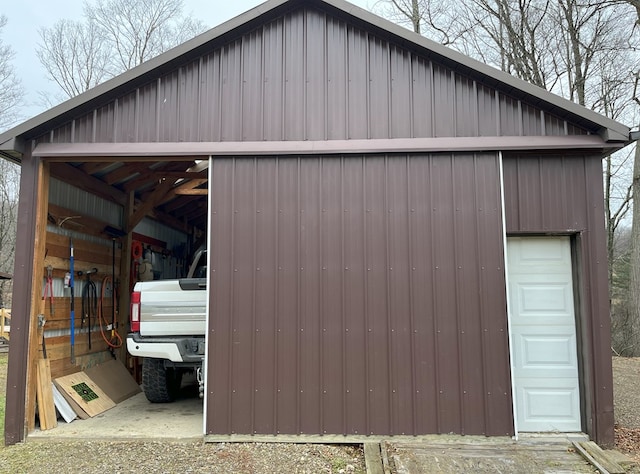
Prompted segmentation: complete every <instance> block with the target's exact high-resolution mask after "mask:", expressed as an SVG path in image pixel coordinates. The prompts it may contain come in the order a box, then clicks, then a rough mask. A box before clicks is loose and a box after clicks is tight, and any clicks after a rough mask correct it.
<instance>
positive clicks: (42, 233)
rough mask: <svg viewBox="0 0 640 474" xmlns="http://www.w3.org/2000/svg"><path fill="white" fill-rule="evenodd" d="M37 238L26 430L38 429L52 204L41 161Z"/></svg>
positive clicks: (32, 284) (34, 255)
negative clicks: (41, 331) (40, 325)
mask: <svg viewBox="0 0 640 474" xmlns="http://www.w3.org/2000/svg"><path fill="white" fill-rule="evenodd" d="M37 175H38V177H37V183H38V184H37V189H36V215H35V236H34V238H35V240H34V243H33V262H31V279H32V283H31V305H30V308H31V309H30V311H29V319H30V322H29V350H28V363H27V380H26V396H25V417H26V420H25V421H26V426H27V432H32V431H33V430H34V429H35V423H36V420H35V418H36V386H37V371H38V359H39V357H38V348H39V347H40V341H39V340H38V335H39V331H38V314H39V313H40V308H41V305H42V293H41V292H42V267H43V262H44V258H45V248H46V235H47V232H46V231H47V206H48V203H49V165H48V164H46V163H42V162H41V163H40V164H39V166H38V171H37Z"/></svg>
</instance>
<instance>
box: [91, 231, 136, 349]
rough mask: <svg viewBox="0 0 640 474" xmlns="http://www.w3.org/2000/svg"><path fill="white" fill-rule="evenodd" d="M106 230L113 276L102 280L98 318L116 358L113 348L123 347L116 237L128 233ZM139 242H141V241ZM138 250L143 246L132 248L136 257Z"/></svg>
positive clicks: (101, 329)
mask: <svg viewBox="0 0 640 474" xmlns="http://www.w3.org/2000/svg"><path fill="white" fill-rule="evenodd" d="M104 232H105V233H106V234H107V235H109V236H110V237H111V277H110V278H109V277H108V276H106V277H104V279H103V280H102V287H101V289H100V309H99V312H98V319H99V325H100V333H101V334H102V339H104V341H105V342H106V343H107V345H108V346H109V349H110V350H111V355H112V356H113V357H114V358H115V357H116V355H115V352H114V351H113V349H117V348H118V347H122V337H121V336H120V334H119V333H118V331H117V327H118V318H117V312H118V309H117V308H118V302H119V298H118V282H117V281H116V238H121V237H124V236H125V235H127V234H126V232H124V231H123V230H122V229H118V228H116V227H112V226H107V227H105V229H104ZM137 243H138V244H139V242H137ZM138 251H140V252H141V251H142V246H140V249H137V250H135V249H133V248H132V252H131V253H132V257H134V256H135V253H136V252H138ZM121 258H122V256H121ZM109 283H110V284H111V337H110V338H109V339H107V337H106V335H105V333H104V331H103V322H104V319H105V318H104V311H103V308H104V296H105V291H106V289H107V288H108V284H109ZM104 326H107V330H108V325H107V324H104Z"/></svg>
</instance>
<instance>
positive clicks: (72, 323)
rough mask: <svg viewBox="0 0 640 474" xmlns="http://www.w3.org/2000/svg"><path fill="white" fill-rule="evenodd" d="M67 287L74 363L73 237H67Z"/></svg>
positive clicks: (74, 359)
mask: <svg viewBox="0 0 640 474" xmlns="http://www.w3.org/2000/svg"><path fill="white" fill-rule="evenodd" d="M69 250H70V254H71V256H70V257H69V288H70V290H71V363H72V364H75V363H76V354H75V345H76V326H75V324H76V323H75V305H74V300H75V298H74V295H73V273H74V268H73V237H69Z"/></svg>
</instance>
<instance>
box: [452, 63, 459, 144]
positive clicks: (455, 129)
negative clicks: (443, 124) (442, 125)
mask: <svg viewBox="0 0 640 474" xmlns="http://www.w3.org/2000/svg"><path fill="white" fill-rule="evenodd" d="M451 95H452V97H451V104H452V105H453V107H452V109H453V110H452V113H453V136H454V137H457V136H459V135H458V84H457V81H456V72H455V71H454V70H453V69H452V70H451Z"/></svg>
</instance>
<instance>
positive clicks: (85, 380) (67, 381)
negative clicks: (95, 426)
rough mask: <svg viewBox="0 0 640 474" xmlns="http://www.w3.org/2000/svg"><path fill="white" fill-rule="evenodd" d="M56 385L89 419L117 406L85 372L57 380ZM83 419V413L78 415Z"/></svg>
mask: <svg viewBox="0 0 640 474" xmlns="http://www.w3.org/2000/svg"><path fill="white" fill-rule="evenodd" d="M54 383H55V384H56V386H57V387H58V388H59V389H60V391H61V392H62V394H63V395H64V396H65V398H66V399H67V400H73V402H74V403H75V405H74V404H73V403H72V404H71V405H72V406H73V407H74V409H75V408H76V407H78V408H80V409H81V410H82V411H83V412H84V413H86V414H87V415H88V416H89V417H94V416H96V415H99V414H100V413H103V412H105V411H107V410H109V409H110V408H113V407H114V406H116V404H115V403H114V402H113V400H111V399H110V398H109V397H108V396H107V394H106V393H104V391H103V390H102V389H101V388H100V387H98V385H97V384H96V383H95V382H94V381H93V380H91V379H90V378H89V376H88V375H87V374H86V373H84V372H78V373H76V374H71V375H67V376H65V377H60V378H57V379H56V380H55V381H54ZM78 416H80V418H83V416H82V413H78Z"/></svg>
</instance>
